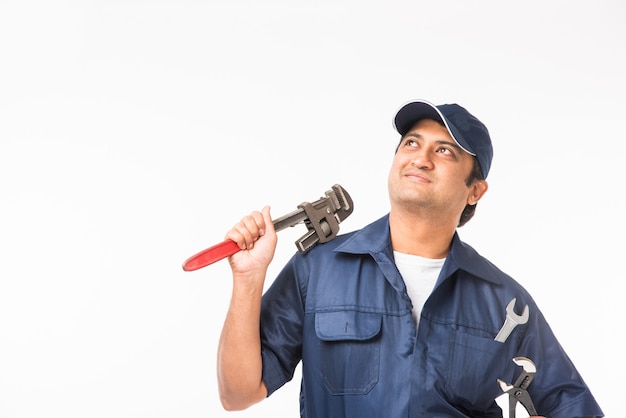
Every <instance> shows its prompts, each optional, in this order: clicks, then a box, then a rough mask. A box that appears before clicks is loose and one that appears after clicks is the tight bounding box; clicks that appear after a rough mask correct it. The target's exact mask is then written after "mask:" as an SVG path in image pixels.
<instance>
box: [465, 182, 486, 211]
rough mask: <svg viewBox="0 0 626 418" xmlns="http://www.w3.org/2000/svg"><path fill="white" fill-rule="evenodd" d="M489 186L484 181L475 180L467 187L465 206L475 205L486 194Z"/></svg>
mask: <svg viewBox="0 0 626 418" xmlns="http://www.w3.org/2000/svg"><path fill="white" fill-rule="evenodd" d="M487 189H489V184H488V183H487V181H486V180H477V181H475V182H474V183H472V185H471V186H470V187H469V193H468V194H467V204H468V205H475V204H476V203H478V201H479V200H480V199H481V198H482V197H483V195H484V194H485V193H487Z"/></svg>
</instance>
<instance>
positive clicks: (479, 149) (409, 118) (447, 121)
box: [393, 100, 493, 178]
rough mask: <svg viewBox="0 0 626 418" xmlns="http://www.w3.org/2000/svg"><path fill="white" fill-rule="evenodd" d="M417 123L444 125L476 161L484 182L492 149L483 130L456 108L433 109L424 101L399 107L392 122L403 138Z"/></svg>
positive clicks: (472, 119)
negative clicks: (420, 121)
mask: <svg viewBox="0 0 626 418" xmlns="http://www.w3.org/2000/svg"><path fill="white" fill-rule="evenodd" d="M421 119H434V120H437V121H440V122H441V123H443V124H444V125H445V127H446V128H447V129H448V132H449V133H450V136H452V138H453V139H454V141H455V142H456V143H457V144H458V145H459V146H460V147H461V148H463V150H465V151H466V152H467V153H469V154H471V155H473V156H475V157H476V158H477V159H478V165H479V166H480V171H482V173H483V177H484V178H487V174H488V173H489V168H490V167H491V159H492V158H493V147H492V145H491V138H490V137H489V131H488V130H487V127H486V126H485V125H484V124H483V123H482V122H481V121H479V120H478V119H476V118H475V117H474V116H473V115H472V114H470V113H469V112H468V111H467V110H465V109H464V108H463V107H461V106H459V105H458V104H456V103H454V104H443V105H438V106H435V105H434V104H432V103H430V102H427V101H425V100H415V101H411V102H409V103H407V104H405V105H403V106H402V107H401V108H400V110H398V113H396V117H395V118H394V120H393V126H394V128H395V129H396V130H397V131H398V132H399V133H400V135H402V136H404V135H405V134H406V133H407V132H409V130H410V129H411V128H412V127H413V125H415V124H416V123H417V121H419V120H421Z"/></svg>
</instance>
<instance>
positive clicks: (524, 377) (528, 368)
mask: <svg viewBox="0 0 626 418" xmlns="http://www.w3.org/2000/svg"><path fill="white" fill-rule="evenodd" d="M513 362H514V363H515V364H517V365H518V366H522V368H523V371H522V373H521V374H520V375H519V377H518V378H517V380H516V381H515V383H514V384H512V385H510V384H508V383H505V382H504V381H502V380H500V379H498V384H499V385H500V389H502V391H503V392H504V393H508V394H509V418H515V407H516V406H517V402H519V403H521V404H522V405H523V406H524V408H526V411H528V413H529V414H530V415H531V416H534V415H537V410H536V409H535V405H534V404H533V401H532V399H530V395H529V394H528V391H527V390H526V388H528V385H530V382H532V380H533V378H534V377H535V373H536V372H537V368H536V367H535V363H533V362H532V360H530V359H528V358H526V357H515V358H514V359H513Z"/></svg>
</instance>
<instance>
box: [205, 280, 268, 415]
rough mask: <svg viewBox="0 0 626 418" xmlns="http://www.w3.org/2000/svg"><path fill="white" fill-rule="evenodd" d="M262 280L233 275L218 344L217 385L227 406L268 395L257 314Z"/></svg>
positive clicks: (237, 407)
mask: <svg viewBox="0 0 626 418" xmlns="http://www.w3.org/2000/svg"><path fill="white" fill-rule="evenodd" d="M262 293H263V280H258V279H256V280H254V279H253V280H238V279H237V278H235V280H234V285H233V292H232V297H231V303H230V307H229V310H228V313H227V315H226V320H225V322H224V328H223V329H222V335H221V337H220V342H219V346H218V365H217V375H218V387H219V392H220V400H221V402H222V405H223V406H224V408H225V409H227V410H241V409H245V408H247V407H249V406H250V405H252V404H254V403H257V402H259V401H261V400H262V399H264V398H265V397H266V396H267V389H266V387H265V384H264V383H263V380H262V369H263V364H262V360H261V340H260V334H259V318H260V310H261V296H262Z"/></svg>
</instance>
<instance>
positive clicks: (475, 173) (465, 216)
mask: <svg viewBox="0 0 626 418" xmlns="http://www.w3.org/2000/svg"><path fill="white" fill-rule="evenodd" d="M472 161H473V163H474V164H473V166H472V171H471V173H470V175H469V176H468V177H467V179H465V184H466V185H467V187H469V186H471V185H472V184H473V183H474V182H475V181H480V180H484V179H485V178H484V177H483V173H482V171H481V170H480V165H479V164H478V159H477V158H476V157H473V158H472ZM477 204H478V203H474V204H473V205H465V209H463V213H461V219H459V225H458V226H459V227H461V226H463V225H465V224H466V223H467V222H468V221H469V220H470V219H472V218H473V217H474V212H476V205H477Z"/></svg>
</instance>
